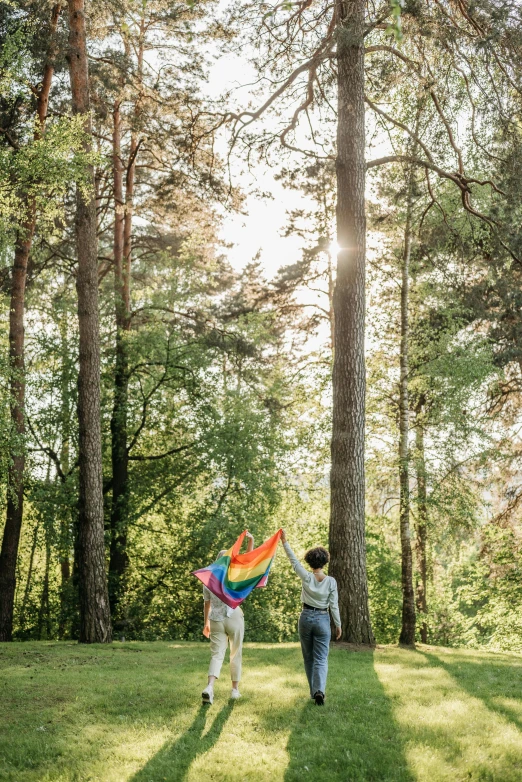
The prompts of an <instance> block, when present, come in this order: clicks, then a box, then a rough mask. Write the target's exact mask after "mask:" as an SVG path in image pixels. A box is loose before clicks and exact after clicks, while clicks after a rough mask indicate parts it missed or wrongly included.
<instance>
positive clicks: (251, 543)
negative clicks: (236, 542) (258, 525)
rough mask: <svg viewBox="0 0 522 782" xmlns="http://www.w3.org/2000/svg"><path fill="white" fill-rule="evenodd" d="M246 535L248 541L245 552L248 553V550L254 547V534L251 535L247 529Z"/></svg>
mask: <svg viewBox="0 0 522 782" xmlns="http://www.w3.org/2000/svg"><path fill="white" fill-rule="evenodd" d="M246 536H247V538H248V543H247V548H246V553H247V554H248V552H249V551H252V550H253V548H254V536H253V535H252V533H251V532H249V531H248V530H247V532H246Z"/></svg>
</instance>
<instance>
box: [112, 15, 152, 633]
mask: <svg viewBox="0 0 522 782" xmlns="http://www.w3.org/2000/svg"><path fill="white" fill-rule="evenodd" d="M145 29H146V28H145V13H144V12H143V13H142V16H141V21H140V32H139V40H138V46H137V60H138V61H137V83H138V95H137V97H136V101H135V104H134V120H135V121H137V120H138V118H139V114H140V99H141V84H142V79H143V56H144V51H145V49H144V44H145ZM126 46H127V49H129V47H128V42H127V44H126ZM139 146H140V145H139V141H138V136H137V133H136V130H135V129H133V131H132V133H131V138H130V146H129V157H128V161H127V167H126V176H125V207H124V208H123V200H124V199H123V166H122V158H121V115H120V106H119V102H118V103H116V104H115V107H114V112H113V177H114V202H115V221H114V296H115V314H116V363H115V372H114V404H113V412H112V418H111V457H112V506H111V525H110V526H111V552H110V562H109V596H110V603H111V613H112V616H113V619H118V620H119V621H120V622H121V621H122V619H123V618H122V617H118V608H119V606H120V603H121V599H122V597H123V595H124V592H125V577H126V572H127V568H128V566H129V556H128V553H127V530H128V510H129V453H128V432H127V411H128V396H129V375H128V373H129V359H128V333H129V331H130V328H131V311H130V281H131V263H132V218H133V212H134V180H135V174H136V161H137V156H138V151H139Z"/></svg>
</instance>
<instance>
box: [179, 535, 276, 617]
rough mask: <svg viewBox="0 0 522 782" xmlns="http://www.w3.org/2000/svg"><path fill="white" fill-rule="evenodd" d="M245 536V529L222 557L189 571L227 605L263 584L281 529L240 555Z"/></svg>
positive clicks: (236, 601)
mask: <svg viewBox="0 0 522 782" xmlns="http://www.w3.org/2000/svg"><path fill="white" fill-rule="evenodd" d="M245 535H246V530H245V531H244V532H242V533H241V535H240V536H239V537H238V539H237V540H236V542H235V543H234V545H233V546H232V548H229V549H228V551H226V552H225V553H224V554H223V556H221V557H220V558H219V559H217V560H216V561H215V562H213V563H212V564H211V565H209V566H208V567H204V568H201V570H194V572H193V574H192V575H194V576H196V578H199V580H200V581H201V582H202V583H203V584H204V585H205V586H206V587H207V588H208V589H210V591H211V592H212V593H213V594H214V595H216V596H217V597H219V599H220V600H222V601H223V602H224V603H226V604H227V606H230V608H236V607H237V606H238V605H239V604H240V603H242V602H243V600H244V599H245V597H248V595H249V594H250V592H251V591H252V590H253V589H255V588H256V587H264V586H266V582H267V580H268V574H269V572H270V567H271V565H272V562H273V559H274V556H275V553H276V549H277V544H278V543H279V538H280V537H281V530H278V531H277V532H276V534H275V535H272V537H271V538H269V539H268V540H265V542H264V543H262V544H261V546H258V547H257V548H255V549H253V550H252V551H249V552H247V553H246V554H240V553H239V550H240V548H241V544H242V543H243V540H244V539H245Z"/></svg>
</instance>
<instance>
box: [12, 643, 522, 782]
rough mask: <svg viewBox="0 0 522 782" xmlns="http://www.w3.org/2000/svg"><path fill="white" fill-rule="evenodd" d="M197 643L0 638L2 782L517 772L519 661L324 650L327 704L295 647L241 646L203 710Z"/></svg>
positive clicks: (359, 779) (442, 653)
mask: <svg viewBox="0 0 522 782" xmlns="http://www.w3.org/2000/svg"><path fill="white" fill-rule="evenodd" d="M208 652H209V650H208V645H206V644H197V643H167V642H165V643H160V642H158V643H134V642H133V643H124V644H120V643H115V644H114V645H112V646H110V647H103V646H91V647H83V646H79V645H78V644H74V643H45V642H42V643H25V644H11V645H8V644H2V645H0V780H2V781H3V780H8V781H9V782H51V781H52V782H87V780H89V781H90V782H95V781H97V780H100V781H101V780H103V782H109V781H110V782H116V780H117V781H118V782H120V781H122V782H123V781H125V782H163V781H164V780H167V781H168V782H174V780H176V781H178V780H188V781H189V782H199V781H200V780H222V781H223V782H224V781H226V782H229V781H230V782H240V781H241V782H242V781H243V780H265V779H266V780H285V781H287V782H295V781H297V780H299V782H302V780H306V779H310V780H312V779H314V780H315V779H323V780H326V781H327V782H372V781H373V780H389V782H392V781H393V782H409V781H410V780H422V781H423V782H424V781H425V782H438V781H439V780H444V781H446V780H447V781H448V782H458V781H459V780H481V781H487V780H491V782H515V780H516V782H520V780H522V735H521V730H522V657H520V656H516V655H493V654H486V653H480V652H470V651H456V650H447V649H437V648H433V647H420V648H419V649H418V650H417V651H404V650H400V649H397V648H392V647H386V648H380V649H378V650H376V651H375V652H373V653H371V652H354V651H351V650H348V649H342V648H338V647H336V648H334V649H333V650H332V654H331V658H330V677H329V682H328V697H327V703H326V706H325V707H324V708H322V709H321V708H318V707H317V706H315V704H313V703H312V702H310V701H309V700H308V699H307V692H306V686H305V679H304V674H303V672H302V665H301V658H300V650H299V648H298V646H297V644H280V645H269V644H247V646H246V648H245V653H244V679H243V684H242V692H243V698H242V699H241V700H240V701H238V702H236V703H232V702H230V701H229V700H228V694H229V682H228V671H227V675H226V676H223V677H222V679H221V680H220V681H219V682H218V684H217V686H216V699H215V701H214V705H213V706H212V707H207V708H204V707H201V706H200V702H199V693H200V691H201V689H202V686H204V684H205V680H206V676H205V673H206V666H207V663H208Z"/></svg>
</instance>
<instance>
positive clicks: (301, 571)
mask: <svg viewBox="0 0 522 782" xmlns="http://www.w3.org/2000/svg"><path fill="white" fill-rule="evenodd" d="M281 543H282V544H283V548H284V550H285V554H286V556H287V557H288V559H289V560H290V564H291V565H292V567H293V569H294V570H295V572H296V573H297V575H298V576H299V578H300V579H301V581H308V580H309V579H310V573H309V572H308V570H307V569H306V568H304V567H303V566H302V565H301V563H300V562H299V560H298V559H297V557H296V555H295V554H294V552H293V551H292V549H291V548H290V543H289V542H288V540H287V538H286V533H285V531H284V530H283V532H282V533H281Z"/></svg>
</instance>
